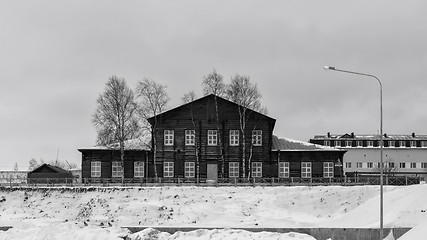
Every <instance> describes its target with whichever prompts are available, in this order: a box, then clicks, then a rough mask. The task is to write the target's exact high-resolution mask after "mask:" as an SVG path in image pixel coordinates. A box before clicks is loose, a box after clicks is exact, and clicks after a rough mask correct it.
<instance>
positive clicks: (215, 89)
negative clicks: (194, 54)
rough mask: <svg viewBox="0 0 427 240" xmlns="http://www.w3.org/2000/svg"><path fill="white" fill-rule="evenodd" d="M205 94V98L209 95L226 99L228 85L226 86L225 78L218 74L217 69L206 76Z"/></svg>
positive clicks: (204, 83) (204, 82) (203, 85)
mask: <svg viewBox="0 0 427 240" xmlns="http://www.w3.org/2000/svg"><path fill="white" fill-rule="evenodd" d="M202 87H203V94H204V95H205V96H207V95H209V94H214V95H216V96H218V97H224V96H225V93H226V91H225V90H226V85H225V84H224V81H223V78H222V75H221V74H218V73H217V72H216V70H215V68H214V69H213V70H212V72H211V73H209V74H208V75H206V76H204V78H203V82H202Z"/></svg>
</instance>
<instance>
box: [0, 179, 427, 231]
mask: <svg viewBox="0 0 427 240" xmlns="http://www.w3.org/2000/svg"><path fill="white" fill-rule="evenodd" d="M426 196H427V185H424V184H423V185H413V186H404V187H395V186H386V187H385V188H384V227H386V228H388V227H391V228H393V227H414V229H413V230H411V231H409V232H408V233H407V234H405V235H404V236H402V237H401V238H400V239H417V238H416V236H425V235H426V234H427V213H426V210H427V201H425V197H426ZM2 199H3V200H2ZM378 209H379V187H378V186H353V187H341V186H318V187H220V188H216V187H148V188H99V189H98V188H96V189H93V188H87V189H83V191H81V189H80V188H76V189H56V190H46V189H40V190H35V191H24V190H15V191H7V190H2V191H1V192H0V226H13V228H12V229H10V230H8V231H5V232H1V231H0V239H120V238H119V237H120V236H122V237H124V236H127V237H128V239H138V240H139V239H161V240H163V239H304V240H306V239H314V238H313V237H311V236H308V235H304V234H298V233H288V234H279V233H269V232H261V233H252V232H247V231H243V230H235V229H234V230H233V229H230V228H254V227H256V228H297V227H322V228H341V227H344V228H378V226H379V210H378ZM131 226H149V227H156V226H162V227H165V226H171V227H195V228H199V227H200V228H202V227H210V228H212V227H213V228H218V230H196V231H192V232H188V233H185V232H177V233H175V234H173V235H171V234H168V233H164V232H158V231H156V230H154V229H151V228H148V229H146V230H144V231H142V232H139V233H135V234H131V233H130V232H129V231H128V230H127V229H124V228H120V227H131ZM423 226H424V227H423ZM408 234H413V235H414V236H415V237H414V236H412V237H406V235H408ZM419 239H424V237H421V238H419Z"/></svg>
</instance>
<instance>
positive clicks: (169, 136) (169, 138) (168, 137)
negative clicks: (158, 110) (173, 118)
mask: <svg viewBox="0 0 427 240" xmlns="http://www.w3.org/2000/svg"><path fill="white" fill-rule="evenodd" d="M164 144H165V146H173V130H165V132H164Z"/></svg>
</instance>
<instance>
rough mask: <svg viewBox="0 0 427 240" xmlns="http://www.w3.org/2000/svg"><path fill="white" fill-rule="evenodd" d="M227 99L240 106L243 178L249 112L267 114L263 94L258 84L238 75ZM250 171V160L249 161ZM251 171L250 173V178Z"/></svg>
mask: <svg viewBox="0 0 427 240" xmlns="http://www.w3.org/2000/svg"><path fill="white" fill-rule="evenodd" d="M226 97H227V98H228V99H229V100H230V101H232V102H234V103H237V104H238V112H239V125H240V133H241V135H242V140H241V142H242V148H243V149H242V150H243V151H242V169H243V177H246V169H247V167H246V149H247V146H246V130H247V123H248V121H249V117H250V116H249V115H250V114H249V111H248V110H253V111H261V112H265V111H266V110H265V108H263V107H262V106H261V93H260V92H259V90H258V87H257V85H256V83H251V81H250V78H249V76H246V75H239V74H236V75H234V76H233V77H232V78H231V83H230V84H229V85H228V86H227V89H226ZM248 160H249V161H248V165H249V170H250V167H251V166H250V164H251V163H250V160H251V159H250V158H249V159H248ZM250 173H251V171H249V174H248V178H249V177H250Z"/></svg>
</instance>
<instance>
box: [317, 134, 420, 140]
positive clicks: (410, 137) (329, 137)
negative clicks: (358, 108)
mask: <svg viewBox="0 0 427 240" xmlns="http://www.w3.org/2000/svg"><path fill="white" fill-rule="evenodd" d="M346 138H351V139H355V140H380V135H378V134H354V136H351V135H349V134H347V133H346V134H344V135H343V134H329V135H315V136H314V138H312V139H311V140H339V139H346ZM383 140H397V141H399V140H427V135H416V134H415V133H413V134H384V137H383Z"/></svg>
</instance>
